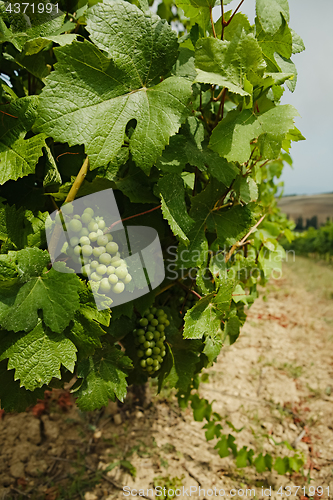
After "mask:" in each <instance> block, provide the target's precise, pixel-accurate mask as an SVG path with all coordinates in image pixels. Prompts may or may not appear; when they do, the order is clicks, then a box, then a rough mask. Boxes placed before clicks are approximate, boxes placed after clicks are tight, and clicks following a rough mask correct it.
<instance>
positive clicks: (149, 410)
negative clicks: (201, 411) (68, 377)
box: [0, 259, 333, 500]
mask: <svg viewBox="0 0 333 500" xmlns="http://www.w3.org/2000/svg"><path fill="white" fill-rule="evenodd" d="M311 276H312V278H311ZM332 286H333V270H332V269H331V268H328V267H321V266H319V265H318V264H314V263H312V262H310V261H307V260H305V259H297V260H296V262H295V263H293V264H288V265H286V266H285V268H284V274H283V277H282V278H281V279H280V280H275V281H272V282H271V283H270V285H269V286H268V288H267V290H266V291H265V292H263V295H262V297H261V298H260V299H259V300H257V301H256V302H255V304H254V305H253V306H252V307H251V309H250V311H249V315H248V319H247V321H246V324H245V325H244V327H243V329H242V332H241V335H240V338H239V340H238V341H237V342H236V343H235V344H234V345H232V346H225V347H224V348H223V350H222V353H221V355H220V357H219V359H218V362H217V363H216V364H215V365H214V366H213V367H212V368H211V369H209V370H207V373H208V374H209V382H208V383H206V384H202V385H201V389H200V393H201V395H202V396H204V397H206V398H207V399H208V400H210V401H213V400H214V404H213V409H214V411H216V412H218V413H219V414H220V415H221V416H222V417H223V418H222V425H223V432H225V433H229V432H231V433H232V434H234V435H235V436H236V440H237V444H238V446H239V447H240V446H243V445H246V446H248V447H250V448H253V449H254V450H255V452H256V453H260V452H262V451H263V452H266V453H270V454H272V455H273V456H285V455H290V454H293V452H291V451H289V450H288V449H287V448H286V447H285V446H284V445H283V444H281V445H276V444H274V441H275V442H276V443H281V442H283V441H288V442H289V443H291V444H293V445H294V446H295V447H296V448H297V450H298V452H299V453H303V454H304V456H305V459H306V463H305V467H304V470H303V471H301V472H300V473H297V474H293V475H289V474H288V475H286V476H279V475H278V474H277V473H275V472H265V473H262V474H258V473H256V471H255V469H254V468H253V467H246V468H243V469H237V467H236V465H235V462H234V460H233V458H232V457H227V458H224V459H221V458H220V457H219V456H218V454H217V450H215V449H214V446H215V444H216V440H213V441H209V442H207V441H206V439H205V435H204V431H203V430H202V425H203V424H202V423H200V422H194V421H193V417H192V413H191V410H190V409H188V410H185V411H180V410H179V408H178V406H177V402H176V400H175V396H174V394H173V393H172V392H164V393H163V394H161V395H159V396H154V395H152V403H153V404H150V405H149V404H148V403H149V402H147V401H146V402H144V401H143V400H142V401H141V402H138V401H136V400H135V397H134V396H133V395H132V396H131V397H129V398H128V400H127V401H126V403H125V404H124V405H121V406H118V405H117V404H116V403H110V404H109V406H108V407H107V408H105V409H103V410H102V411H96V412H91V413H86V414H83V413H81V412H80V411H79V410H78V409H77V408H76V407H75V405H74V404H73V401H72V400H71V398H70V396H69V395H68V394H67V393H65V392H64V391H54V392H52V393H50V394H48V395H47V400H46V403H43V402H41V403H39V404H38V405H37V406H35V407H34V408H33V409H30V410H29V411H27V412H26V413H23V414H4V415H2V419H1V421H0V499H6V500H8V499H13V500H18V499H26V498H31V499H33V500H39V499H40V500H42V499H43V500H58V499H63V500H65V499H70V500H73V499H76V498H82V499H84V500H99V499H101V500H102V499H103V500H114V499H121V498H137V497H136V496H135V491H133V495H132V494H131V495H129V496H124V495H123V491H122V488H123V486H128V487H130V488H131V489H136V490H137V494H138V496H139V493H140V492H139V490H140V488H141V489H142V490H144V491H141V498H142V494H144V495H145V496H146V497H149V498H155V497H154V492H153V491H148V492H147V489H148V488H153V486H154V485H158V484H159V485H162V486H166V487H167V488H168V487H169V488H176V487H180V486H184V487H185V491H186V488H187V491H188V492H189V488H190V486H192V487H196V488H197V489H198V488H199V486H200V487H201V488H202V490H205V493H203V491H201V495H200V496H199V493H198V491H197V492H196V493H195V492H194V489H192V492H191V498H201V499H203V498H205V499H206V500H208V498H211V496H212V495H211V493H212V492H213V491H214V488H216V491H217V492H218V491H219V490H220V489H222V488H223V489H224V491H225V497H229V498H231V495H233V496H232V498H242V497H244V496H246V497H247V498H248V497H249V496H250V497H252V498H254V493H255V498H266V497H267V496H268V495H269V494H270V495H271V498H275V499H282V498H283V497H285V496H288V495H286V494H284V495H281V491H282V490H281V489H280V490H279V488H281V487H282V488H284V487H287V486H289V487H290V488H291V498H302V500H305V498H313V499H314V500H318V499H319V498H324V499H327V498H329V497H330V498H333V359H332V353H333V300H332V295H331V294H330V293H329V294H327V288H328V289H330V287H332ZM153 391H154V387H153V386H152V387H151V392H152V394H153ZM142 405H143V406H146V408H144V407H143V406H142ZM226 421H228V422H230V423H232V424H233V425H234V426H235V427H236V428H237V429H239V428H241V427H244V429H243V430H242V431H241V432H239V433H237V434H236V433H235V432H233V431H232V430H231V429H230V426H228V424H226ZM134 468H135V469H136V477H134V476H133V474H134ZM297 486H299V487H300V489H299V490H298V491H297V494H296V495H295V493H296V490H297ZM308 486H315V487H318V486H323V487H324V488H326V489H324V493H323V495H322V496H320V495H317V496H316V495H314V494H312V495H311V494H310V493H309V492H308V489H307V488H308ZM302 487H303V488H304V489H303V490H302V489H301V488H302ZM328 487H329V488H330V495H329V494H328V490H327V488H328ZM232 488H235V492H234V491H232V493H231V495H230V490H232ZM210 489H211V490H210ZM238 490H239V491H238ZM250 490H251V491H250ZM283 491H284V493H286V492H288V491H290V490H288V489H287V490H283ZM310 491H311V490H310ZM279 492H280V493H279ZM265 493H266V494H265ZM217 494H218V493H217ZM213 496H216V495H215V494H214V495H213ZM156 498H163V497H161V496H160V497H156ZM168 498H172V496H169V497H168ZM178 498H179V497H178ZM180 498H187V496H186V494H184V495H183V494H182V495H181V496H180ZM220 498H221V496H220Z"/></svg>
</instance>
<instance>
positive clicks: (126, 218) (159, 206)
mask: <svg viewBox="0 0 333 500" xmlns="http://www.w3.org/2000/svg"><path fill="white" fill-rule="evenodd" d="M161 206H162V205H158V206H157V207H154V208H151V209H150V210H146V211H145V212H141V213H140V214H135V215H130V216H129V217H125V218H124V219H119V220H116V222H113V224H111V226H110V227H108V228H107V229H106V230H105V231H104V233H107V232H108V231H109V230H110V229H112V228H113V226H115V225H116V224H119V223H120V222H123V221H124V220H129V219H133V218H134V217H140V215H145V214H149V212H153V211H154V210H158V209H159V208H161Z"/></svg>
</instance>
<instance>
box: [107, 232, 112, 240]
mask: <svg viewBox="0 0 333 500" xmlns="http://www.w3.org/2000/svg"><path fill="white" fill-rule="evenodd" d="M106 236H107V237H108V241H113V236H112V234H110V233H106Z"/></svg>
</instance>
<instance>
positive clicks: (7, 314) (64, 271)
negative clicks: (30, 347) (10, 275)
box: [0, 248, 80, 333]
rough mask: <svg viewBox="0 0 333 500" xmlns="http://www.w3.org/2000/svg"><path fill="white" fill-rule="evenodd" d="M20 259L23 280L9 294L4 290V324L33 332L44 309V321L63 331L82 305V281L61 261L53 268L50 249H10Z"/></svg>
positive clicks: (0, 298)
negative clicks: (79, 292) (15, 250)
mask: <svg viewBox="0 0 333 500" xmlns="http://www.w3.org/2000/svg"><path fill="white" fill-rule="evenodd" d="M8 257H9V258H11V259H13V260H16V262H17V269H18V270H19V275H20V283H17V284H16V285H15V286H13V287H12V288H11V289H10V290H9V291H8V292H7V293H3V292H2V291H1V293H0V324H1V326H2V327H3V328H6V329H7V330H13V331H15V332H18V331H20V330H24V331H29V330H31V329H33V328H34V327H35V326H36V325H37V323H38V312H39V310H42V311H43V320H44V322H45V324H46V325H47V326H48V327H49V328H51V329H52V331H54V332H57V333H60V332H62V331H63V330H64V328H66V326H67V325H68V323H69V322H70V321H71V319H73V317H74V313H75V311H76V310H77V309H78V307H79V294H78V289H79V287H80V280H79V278H78V277H77V276H76V274H74V273H73V272H68V271H70V270H69V269H68V268H66V264H65V263H64V262H58V263H57V266H56V268H57V269H58V270H55V266H54V267H52V269H51V270H50V271H47V270H46V269H45V266H46V264H47V263H48V262H49V255H48V253H47V252H46V251H42V250H39V249H37V248H26V249H24V250H20V251H18V252H9V255H8Z"/></svg>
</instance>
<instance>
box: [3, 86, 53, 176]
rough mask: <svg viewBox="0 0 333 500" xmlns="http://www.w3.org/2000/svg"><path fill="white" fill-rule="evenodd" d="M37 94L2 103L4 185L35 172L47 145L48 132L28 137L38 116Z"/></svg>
mask: <svg viewBox="0 0 333 500" xmlns="http://www.w3.org/2000/svg"><path fill="white" fill-rule="evenodd" d="M37 104H38V97H37V96H30V97H22V98H21V99H16V100H14V101H12V102H11V103H10V104H5V105H4V106H1V110H0V115H1V120H0V184H4V183H5V182H7V181H8V180H14V181H15V180H17V179H18V178H19V177H24V176H25V175H28V174H32V173H34V172H35V167H36V164H37V161H38V158H39V157H40V156H41V155H42V153H43V151H42V147H43V146H45V135H44V134H39V135H36V136H33V137H30V138H29V139H25V138H24V137H25V135H26V133H27V132H28V131H29V130H30V129H31V126H32V125H33V123H34V121H35V119H36V116H37V114H36V110H37Z"/></svg>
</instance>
